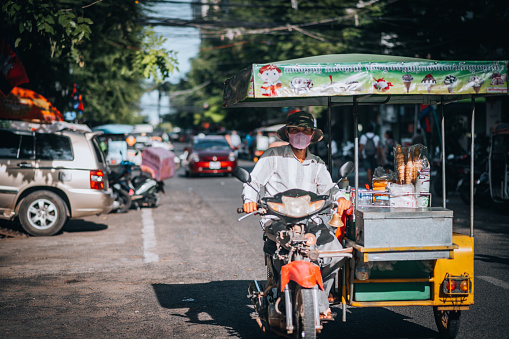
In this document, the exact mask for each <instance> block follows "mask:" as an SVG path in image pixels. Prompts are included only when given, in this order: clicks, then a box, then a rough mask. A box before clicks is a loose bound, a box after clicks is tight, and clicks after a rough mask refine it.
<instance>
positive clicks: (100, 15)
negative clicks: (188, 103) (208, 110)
mask: <svg viewBox="0 0 509 339" xmlns="http://www.w3.org/2000/svg"><path fill="white" fill-rule="evenodd" d="M144 4H150V1H145V2H144ZM145 10H146V7H144V5H141V4H140V3H138V1H124V0H108V1H99V2H92V3H90V4H86V5H84V4H83V2H82V1H78V0H47V1H44V2H40V1H36V0H7V1H6V2H5V3H4V4H3V5H2V6H1V14H2V16H3V18H4V20H3V25H2V30H3V31H8V32H9V34H10V36H11V37H12V39H13V40H15V41H16V48H17V49H18V53H19V55H20V57H21V59H22V61H23V63H24V65H25V69H26V70H27V74H28V77H29V80H30V83H29V84H28V85H27V86H25V87H28V88H30V89H33V90H35V91H37V92H39V93H41V94H42V95H44V96H46V97H48V99H50V100H51V101H52V102H53V103H54V104H55V105H56V106H57V107H58V108H59V109H60V110H61V111H67V110H69V109H72V107H70V105H71V100H70V96H71V91H72V88H73V84H74V83H77V84H78V85H79V89H80V91H81V94H82V97H83V104H84V107H85V110H84V114H83V117H82V120H84V121H86V122H88V123H91V124H94V123H103V122H123V123H131V122H135V121H136V120H140V119H141V118H140V117H137V112H138V111H139V108H138V102H139V99H140V97H141V95H142V94H143V92H144V87H143V80H144V79H146V78H150V79H152V80H153V81H155V82H162V81H164V79H165V78H167V77H168V76H169V75H170V74H171V73H172V72H173V70H174V69H175V67H176V64H177V61H176V59H175V53H174V52H171V51H166V50H164V49H162V48H160V45H161V44H162V43H163V42H164V40H163V39H162V38H159V37H156V36H155V34H154V32H153V31H152V30H151V29H150V28H144V27H143V26H141V25H139V21H140V18H141V17H142V16H143V15H144V13H145Z"/></svg>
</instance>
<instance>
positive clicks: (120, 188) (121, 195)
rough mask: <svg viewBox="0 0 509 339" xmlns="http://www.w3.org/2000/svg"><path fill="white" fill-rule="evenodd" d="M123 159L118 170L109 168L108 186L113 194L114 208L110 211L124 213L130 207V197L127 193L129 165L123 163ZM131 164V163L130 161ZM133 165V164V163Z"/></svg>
mask: <svg viewBox="0 0 509 339" xmlns="http://www.w3.org/2000/svg"><path fill="white" fill-rule="evenodd" d="M125 163H126V162H125V161H122V162H121V163H120V167H119V170H117V171H113V170H110V173H109V174H108V182H109V186H110V187H111V189H112V190H113V193H114V194H115V206H116V208H115V209H114V210H112V212H117V213H126V212H127V211H129V209H130V208H131V204H132V199H131V196H130V195H129V185H128V181H129V175H130V167H129V166H128V165H126V164H125ZM131 164H132V163H131ZM133 165H134V164H133Z"/></svg>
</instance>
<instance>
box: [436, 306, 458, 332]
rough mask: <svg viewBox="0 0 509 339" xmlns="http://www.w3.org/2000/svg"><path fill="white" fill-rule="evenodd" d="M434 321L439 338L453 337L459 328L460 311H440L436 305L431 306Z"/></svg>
mask: <svg viewBox="0 0 509 339" xmlns="http://www.w3.org/2000/svg"><path fill="white" fill-rule="evenodd" d="M433 314H434V315H435V323H436V324H437V328H438V332H439V333H440V337H441V338H450V339H454V338H456V336H457V335H458V331H459V328H460V316H461V311H440V310H438V307H436V306H435V307H433Z"/></svg>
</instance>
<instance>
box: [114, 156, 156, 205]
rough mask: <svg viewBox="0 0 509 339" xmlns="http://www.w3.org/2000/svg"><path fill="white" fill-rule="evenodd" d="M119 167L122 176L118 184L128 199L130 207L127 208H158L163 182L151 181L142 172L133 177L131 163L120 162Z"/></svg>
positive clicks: (147, 175) (150, 178) (132, 164)
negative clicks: (120, 167)
mask: <svg viewBox="0 0 509 339" xmlns="http://www.w3.org/2000/svg"><path fill="white" fill-rule="evenodd" d="M121 166H122V170H121V174H122V176H121V179H120V180H119V182H118V184H119V186H120V187H121V189H122V190H123V191H126V192H127V193H128V195H129V197H130V200H131V205H130V206H129V207H131V206H132V207H134V208H136V209H138V208H140V207H158V206H159V203H160V201H161V196H160V192H162V193H164V182H162V181H157V180H155V179H153V178H152V176H151V175H150V174H148V173H146V172H143V171H141V173H140V174H139V175H137V176H135V177H133V175H132V172H133V167H134V163H133V162H130V161H122V162H121ZM127 209H129V208H127Z"/></svg>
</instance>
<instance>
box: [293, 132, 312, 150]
mask: <svg viewBox="0 0 509 339" xmlns="http://www.w3.org/2000/svg"><path fill="white" fill-rule="evenodd" d="M312 138H313V134H311V135H306V134H304V133H302V132H299V133H295V134H291V133H288V139H289V140H290V145H292V146H293V147H295V148H296V149H305V148H306V147H308V146H309V144H310V143H311V139H312Z"/></svg>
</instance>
